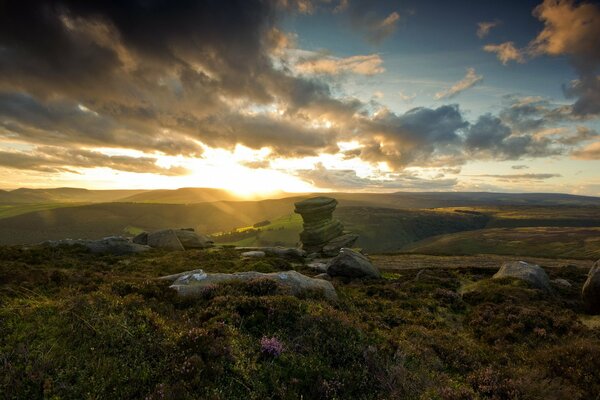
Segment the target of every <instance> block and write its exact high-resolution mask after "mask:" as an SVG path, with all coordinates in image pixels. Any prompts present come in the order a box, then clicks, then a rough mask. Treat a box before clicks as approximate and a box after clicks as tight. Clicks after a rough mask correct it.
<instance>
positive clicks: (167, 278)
mask: <svg viewBox="0 0 600 400" xmlns="http://www.w3.org/2000/svg"><path fill="white" fill-rule="evenodd" d="M201 273H204V271H203V270H201V269H194V270H192V271H184V272H180V273H178V274H173V275H165V276H161V277H160V278H157V279H158V280H161V281H171V282H175V281H176V280H177V278H179V277H181V276H183V275H193V274H201Z"/></svg>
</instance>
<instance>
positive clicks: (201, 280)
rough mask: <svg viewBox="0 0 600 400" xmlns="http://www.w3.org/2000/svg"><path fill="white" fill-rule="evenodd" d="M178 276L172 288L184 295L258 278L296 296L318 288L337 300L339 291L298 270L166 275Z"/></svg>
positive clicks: (325, 282) (199, 271)
mask: <svg viewBox="0 0 600 400" xmlns="http://www.w3.org/2000/svg"><path fill="white" fill-rule="evenodd" d="M175 276H177V278H176V279H175V281H174V282H173V284H172V285H171V288H173V289H175V290H176V291H177V293H178V294H179V295H180V296H182V297H191V298H193V297H198V296H202V294H203V292H204V291H205V290H206V288H207V287H210V286H213V285H216V284H219V283H222V282H229V281H245V282H247V281H253V280H258V279H269V280H273V281H275V282H277V283H278V284H279V285H281V286H282V287H285V288H287V289H288V290H289V291H290V293H291V294H292V295H294V296H299V295H301V294H302V293H304V292H305V291H307V290H318V291H320V292H322V293H323V295H324V296H325V297H326V298H327V299H329V300H337V293H336V292H335V288H334V287H333V285H332V284H331V282H328V281H326V280H323V279H315V278H310V277H308V276H305V275H302V274H301V273H299V272H296V271H286V272H272V273H268V274H267V273H261V272H255V271H248V272H236V273H233V274H222V273H210V274H208V273H206V272H204V271H202V270H194V271H190V272H189V273H182V274H177V275H171V276H169V277H164V278H163V279H168V278H172V277H175Z"/></svg>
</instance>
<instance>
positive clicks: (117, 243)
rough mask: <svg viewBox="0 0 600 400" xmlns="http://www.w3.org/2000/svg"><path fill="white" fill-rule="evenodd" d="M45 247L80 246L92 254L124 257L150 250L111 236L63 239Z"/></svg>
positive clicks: (48, 242)
mask: <svg viewBox="0 0 600 400" xmlns="http://www.w3.org/2000/svg"><path fill="white" fill-rule="evenodd" d="M42 245H45V246H51V247H56V246H62V245H66V246H75V245H80V246H83V247H85V248H87V249H88V250H89V251H90V252H91V253H96V254H113V255H119V256H120V255H124V254H134V253H141V252H144V251H148V250H150V247H149V246H145V245H141V244H137V243H133V242H132V241H131V240H129V239H127V238H124V237H121V236H109V237H105V238H103V239H98V240H87V239H62V240H50V241H47V242H44V243H42Z"/></svg>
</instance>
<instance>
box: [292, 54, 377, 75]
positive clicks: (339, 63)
mask: <svg viewBox="0 0 600 400" xmlns="http://www.w3.org/2000/svg"><path fill="white" fill-rule="evenodd" d="M382 63H383V60H382V59H381V57H380V56H379V55H378V54H370V55H358V56H351V57H346V58H337V57H331V56H325V57H322V56H315V57H313V58H307V59H301V60H300V61H299V62H298V63H297V64H296V65H294V69H295V70H296V71H298V72H299V73H301V74H328V75H340V74H344V73H353V74H358V75H376V74H381V73H383V72H385V68H383V67H382V66H381V64H382Z"/></svg>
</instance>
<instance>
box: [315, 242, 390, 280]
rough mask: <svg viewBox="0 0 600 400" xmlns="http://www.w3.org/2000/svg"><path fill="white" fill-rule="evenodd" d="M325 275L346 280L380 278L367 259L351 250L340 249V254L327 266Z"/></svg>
mask: <svg viewBox="0 0 600 400" xmlns="http://www.w3.org/2000/svg"><path fill="white" fill-rule="evenodd" d="M327 274H329V275H331V276H345V277H348V278H381V274H380V273H379V270H378V269H377V268H376V267H375V266H374V265H373V264H372V263H371V261H369V259H368V258H367V257H365V256H364V255H362V254H360V253H359V252H356V251H354V250H351V249H345V248H344V249H341V250H340V254H339V255H338V256H337V257H335V258H333V259H331V260H330V261H329V264H328V265H327Z"/></svg>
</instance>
